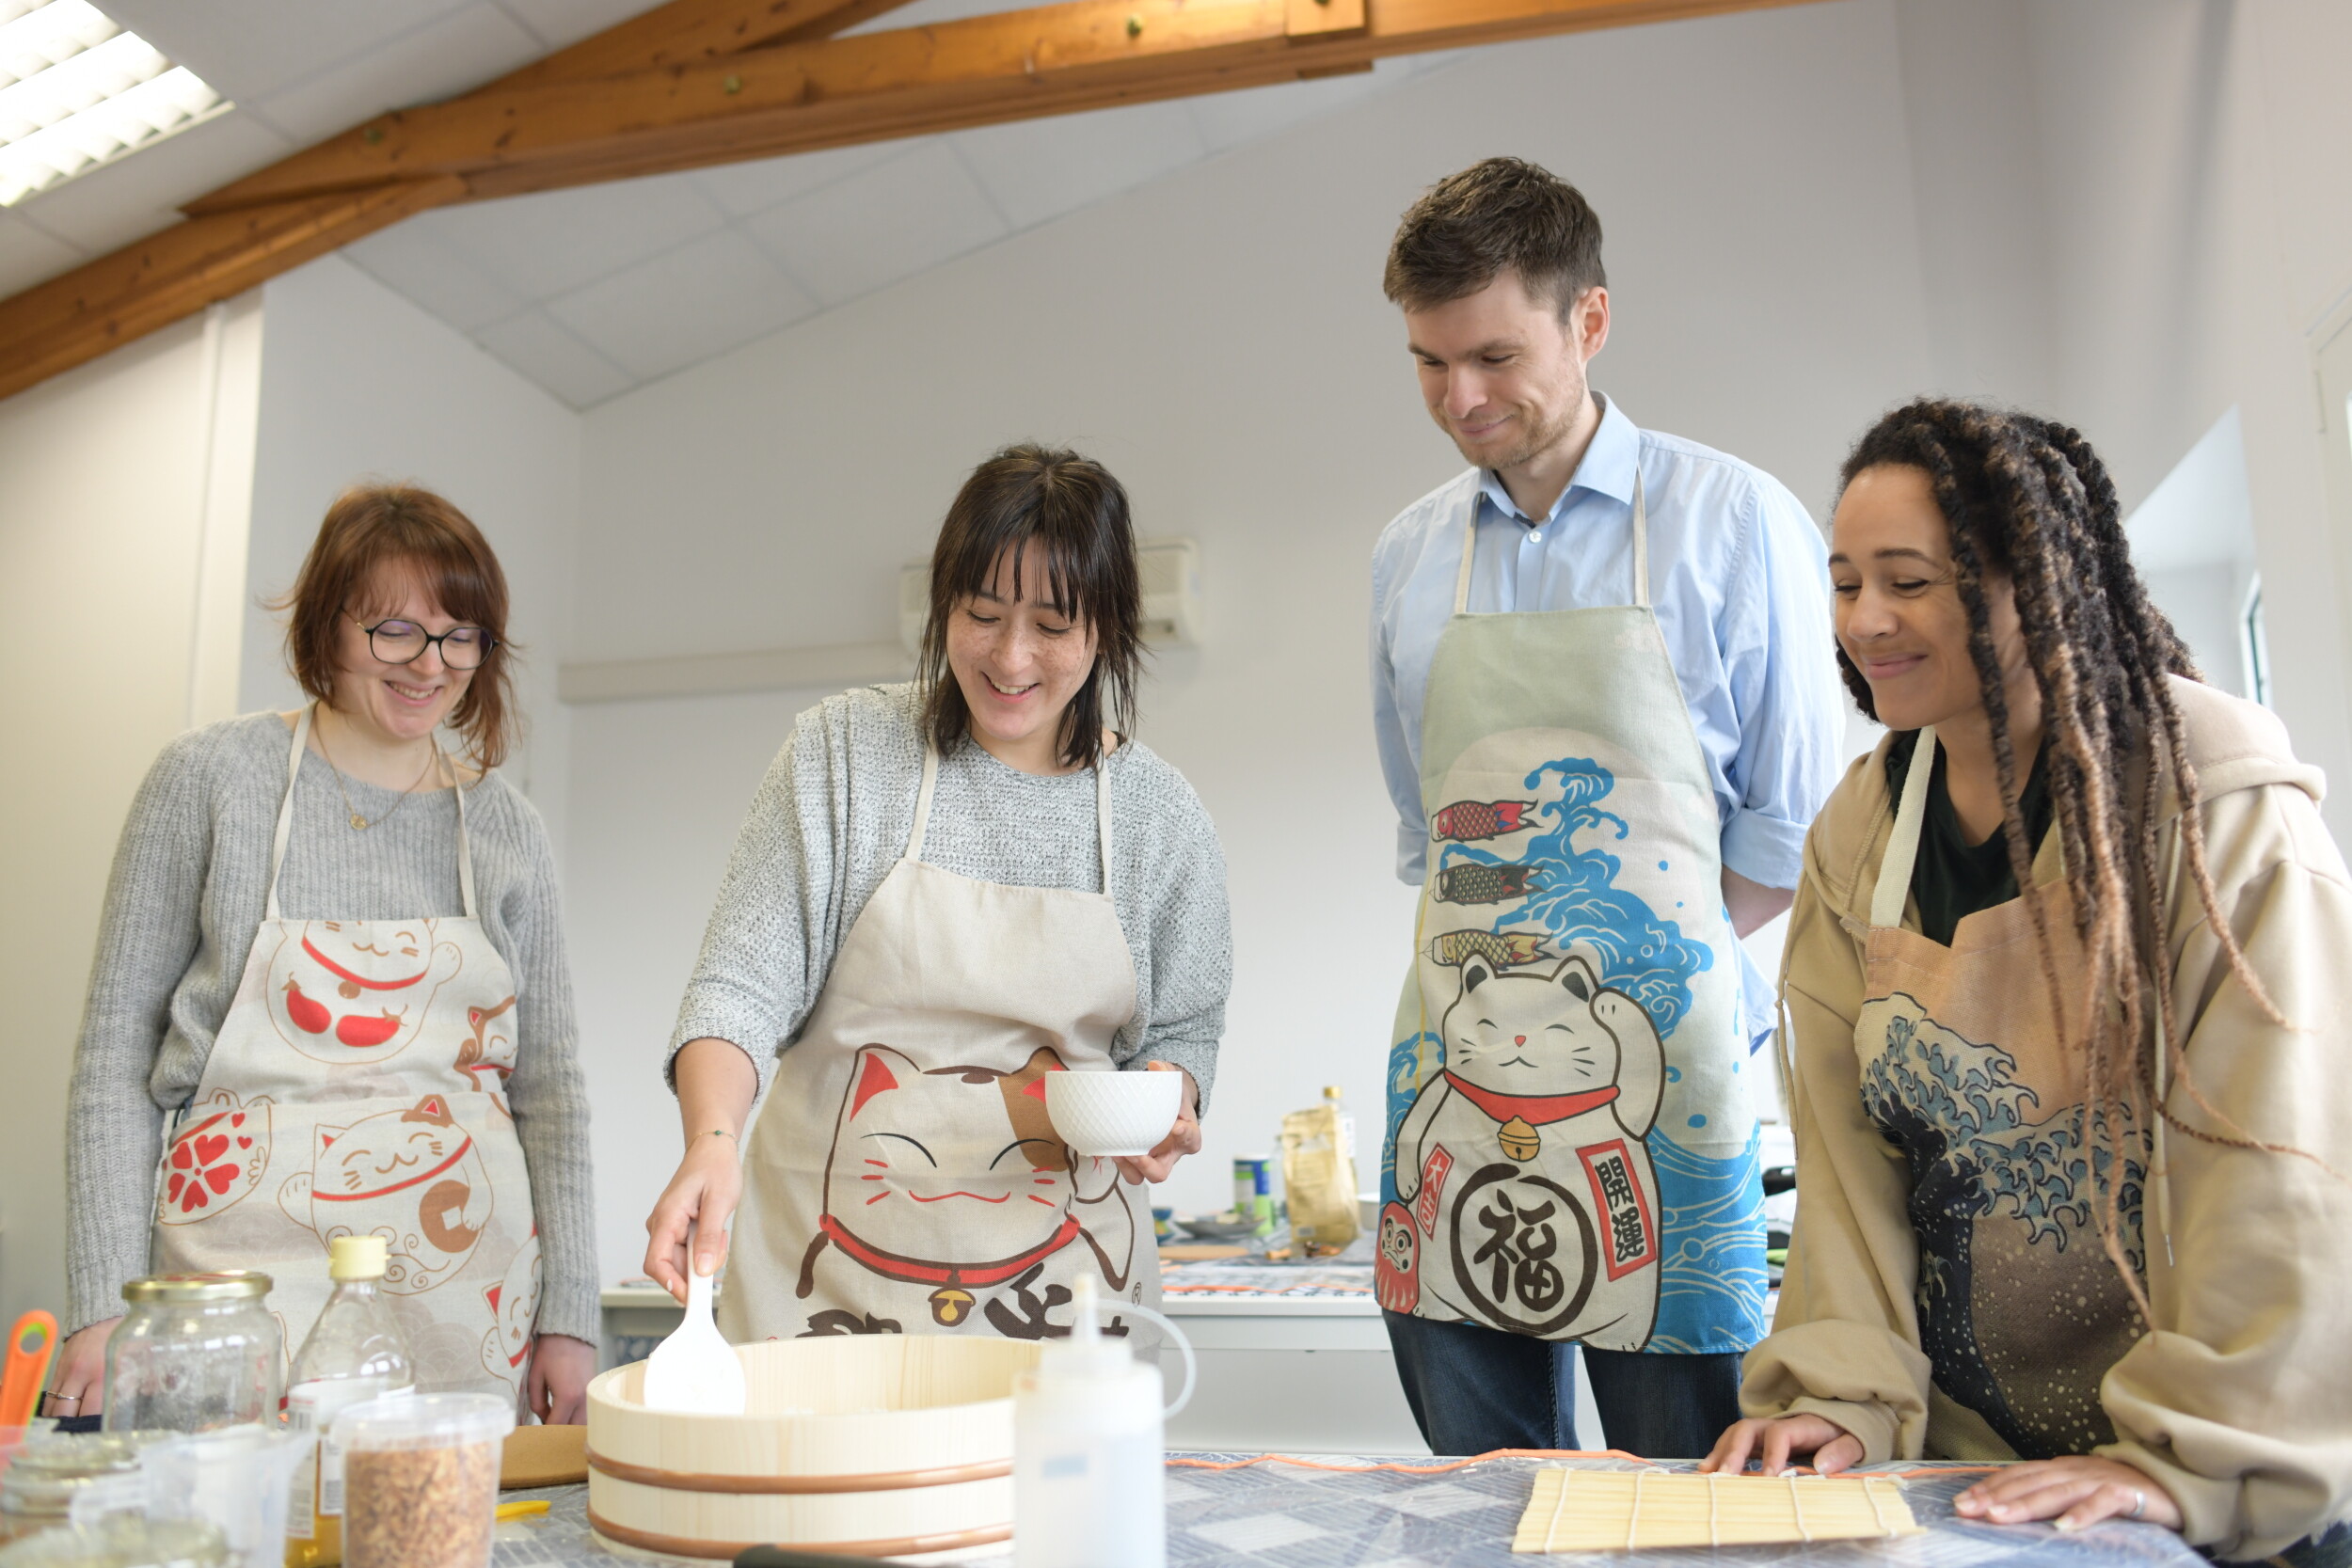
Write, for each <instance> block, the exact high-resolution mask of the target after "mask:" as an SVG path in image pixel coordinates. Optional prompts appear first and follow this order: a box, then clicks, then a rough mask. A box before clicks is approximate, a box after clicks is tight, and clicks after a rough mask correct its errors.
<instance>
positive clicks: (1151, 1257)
mask: <svg viewBox="0 0 2352 1568" xmlns="http://www.w3.org/2000/svg"><path fill="white" fill-rule="evenodd" d="M1105 775H1106V769H1104V768H1101V767H1098V768H1096V770H1095V800H1096V820H1097V832H1098V834H1099V838H1100V843H1101V852H1102V862H1103V877H1104V891H1103V892H1100V893H1081V892H1075V891H1073V890H1071V889H1067V888H1040V887H1015V886H1011V885H1009V884H1006V883H1001V882H985V881H979V880H977V879H973V878H969V877H960V876H957V875H956V874H955V873H953V872H950V871H944V870H942V869H940V868H939V867H938V866H935V865H926V864H924V863H923V860H922V854H923V836H924V832H925V829H926V827H927V826H928V824H929V823H930V812H931V798H932V794H933V792H934V790H935V789H936V787H937V784H938V781H939V757H938V755H937V753H936V752H930V751H929V750H927V751H926V752H925V755H924V759H923V783H922V787H921V790H920V792H919V793H918V794H917V796H916V798H915V807H914V830H913V832H911V833H910V834H909V836H908V841H907V847H906V853H905V854H904V856H902V857H901V858H900V860H899V861H898V863H897V864H896V865H894V866H893V867H892V868H891V870H890V874H889V875H888V876H886V877H885V878H883V879H882V885H881V886H880V887H878V888H876V889H875V890H874V895H873V896H872V897H871V898H870V899H868V900H867V901H866V908H865V909H864V910H863V911H860V913H859V915H858V917H857V923H856V924H855V925H854V926H852V927H850V934H849V937H848V939H847V940H846V941H844V942H842V944H841V951H840V953H839V954H838V955H837V956H836V957H835V958H834V964H833V971H832V973H831V974H829V975H827V976H826V979H825V989H824V992H823V994H822V995H820V996H819V997H818V1001H817V1006H816V1007H815V1008H814V1009H813V1010H812V1011H811V1012H810V1014H809V1018H808V1022H807V1024H806V1026H805V1027H804V1028H803V1030H802V1032H801V1037H800V1038H799V1039H798V1040H797V1041H796V1042H794V1043H793V1044H792V1046H791V1047H790V1048H789V1049H788V1050H787V1051H786V1052H785V1053H783V1056H782V1059H781V1060H780V1062H779V1064H778V1066H777V1068H776V1073H775V1078H774V1081H773V1083H772V1084H771V1085H770V1087H769V1090H768V1098H767V1101H766V1104H765V1106H764V1108H763V1109H762V1110H761V1111H760V1113H759V1119H758V1121H757V1123H756V1125H755V1127H754V1128H753V1131H752V1135H751V1140H750V1145H749V1147H748V1148H747V1149H746V1150H745V1152H744V1159H743V1163H744V1182H743V1203H742V1207H741V1209H740V1210H739V1211H738V1212H737V1216H736V1220H735V1227H734V1238H733V1241H732V1243H731V1244H730V1246H729V1252H728V1261H727V1276H726V1286H725V1289H724V1291H723V1292H722V1293H721V1296H720V1303H719V1326H720V1328H721V1329H722V1330H723V1331H724V1333H725V1334H726V1337H727V1338H729V1339H731V1340H734V1341H736V1342H737V1343H742V1342H744V1341H747V1340H752V1339H759V1338H794V1337H805V1336H811V1335H823V1334H896V1333H906V1334H943V1333H964V1334H995V1335H1003V1336H1006V1337H1009V1338H1022V1339H1036V1338H1048V1337H1058V1336H1060V1335H1063V1334H1066V1333H1068V1332H1069V1330H1070V1321H1071V1320H1070V1313H1069V1310H1068V1305H1069V1302H1070V1299H1071V1281H1072V1280H1073V1279H1074V1278H1075V1277H1076V1276H1077V1275H1079V1274H1080V1273H1081V1272H1084V1273H1089V1274H1092V1275H1095V1276H1096V1277H1097V1278H1098V1279H1099V1280H1100V1281H1101V1282H1102V1291H1103V1294H1104V1296H1106V1297H1108V1298H1110V1299H1113V1300H1124V1301H1131V1302H1141V1303H1143V1304H1145V1305H1147V1306H1151V1305H1156V1304H1157V1302H1158V1300H1159V1257H1158V1250H1157V1246H1156V1244H1155V1243H1154V1242H1153V1241H1152V1227H1151V1225H1150V1223H1149V1216H1148V1212H1147V1210H1146V1203H1147V1201H1148V1200H1147V1199H1146V1198H1145V1196H1143V1195H1144V1193H1145V1191H1146V1189H1145V1188H1143V1187H1142V1186H1140V1185H1130V1184H1129V1183H1126V1182H1123V1181H1121V1180H1120V1178H1119V1167H1118V1165H1117V1164H1116V1162H1114V1161H1111V1160H1104V1159H1093V1158H1089V1157H1088V1156H1084V1155H1079V1154H1074V1153H1073V1152H1072V1151H1071V1150H1070V1149H1069V1148H1067V1147H1066V1146H1065V1145H1063V1144H1062V1142H1061V1140H1060V1139H1059V1138H1057V1137H1056V1136H1055V1135H1054V1132H1053V1128H1052V1126H1051V1125H1050V1124H1049V1123H1048V1121H1047V1119H1046V1115H1045V1083H1044V1080H1045V1075H1046V1074H1047V1073H1050V1072H1062V1071H1079V1072H1085V1071H1094V1072H1103V1071H1112V1070H1116V1069H1115V1068H1114V1066H1113V1064H1112V1062H1111V1058H1110V1046H1111V1041H1112V1038H1113V1037H1115V1036H1116V1035H1117V1034H1118V1032H1119V1030H1120V1027H1121V1026H1123V1025H1124V1024H1125V1023H1126V1022H1128V1021H1129V1020H1130V1019H1131V1018H1133V1017H1134V1016H1135V1010H1136V972H1135V962H1134V959H1133V958H1132V957H1131V956H1130V955H1129V952H1128V949H1127V939H1126V936H1125V934H1124V933H1123V932H1122V931H1121V930H1120V925H1119V915H1118V911H1116V910H1115V909H1114V908H1113V906H1112V903H1111V897H1110V893H1109V878H1110V866H1111V799H1110V784H1109V782H1108V779H1107V777H1106V776H1105Z"/></svg>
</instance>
